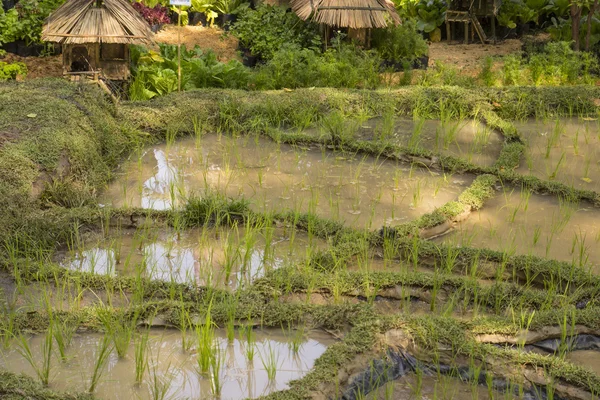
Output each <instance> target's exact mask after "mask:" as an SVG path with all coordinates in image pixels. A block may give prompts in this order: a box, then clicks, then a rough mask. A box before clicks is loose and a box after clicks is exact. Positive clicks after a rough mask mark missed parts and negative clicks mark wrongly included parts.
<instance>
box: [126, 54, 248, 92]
mask: <svg viewBox="0 0 600 400" xmlns="http://www.w3.org/2000/svg"><path fill="white" fill-rule="evenodd" d="M131 60H132V74H133V76H134V80H133V83H132V84H131V87H130V90H129V96H130V98H131V100H134V101H135V100H148V99H151V98H153V97H156V96H163V95H165V94H168V93H171V92H174V91H176V90H177V88H178V76H177V70H178V63H177V47H176V46H173V45H161V46H160V53H157V52H155V51H152V50H150V51H149V50H147V49H145V48H143V47H132V50H131ZM247 81H248V71H247V69H246V68H245V67H244V66H243V65H242V64H241V63H240V62H239V61H237V60H231V61H229V62H227V63H222V62H219V61H218V60H217V57H216V55H215V53H214V52H212V51H207V52H203V51H202V50H201V49H200V48H199V47H198V46H196V47H195V48H194V49H193V50H189V51H188V50H187V49H186V48H185V46H183V47H182V49H181V87H182V88H184V89H192V88H203V87H223V88H244V87H246V85H247Z"/></svg>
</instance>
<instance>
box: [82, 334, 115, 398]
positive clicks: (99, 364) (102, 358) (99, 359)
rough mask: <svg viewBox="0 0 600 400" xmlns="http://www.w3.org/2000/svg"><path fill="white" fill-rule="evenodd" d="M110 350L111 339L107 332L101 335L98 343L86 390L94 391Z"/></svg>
mask: <svg viewBox="0 0 600 400" xmlns="http://www.w3.org/2000/svg"><path fill="white" fill-rule="evenodd" d="M112 350H113V347H112V339H111V337H110V336H109V335H108V334H105V335H104V336H103V337H102V340H101V341H100V342H99V343H98V348H97V351H96V362H95V363H94V369H93V370H92V376H91V378H90V386H89V387H88V392H90V393H94V392H95V391H96V388H97V387H98V384H99V383H100V379H101V378H102V374H103V373H104V369H105V367H106V364H107V363H108V360H109V358H110V354H111V353H112Z"/></svg>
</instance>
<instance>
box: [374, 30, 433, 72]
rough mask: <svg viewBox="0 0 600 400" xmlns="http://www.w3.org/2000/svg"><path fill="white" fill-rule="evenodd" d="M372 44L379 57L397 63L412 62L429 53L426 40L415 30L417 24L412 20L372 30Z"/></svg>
mask: <svg viewBox="0 0 600 400" xmlns="http://www.w3.org/2000/svg"><path fill="white" fill-rule="evenodd" d="M372 44H373V47H374V48H375V49H376V50H377V52H378V53H379V55H381V58H383V59H384V60H389V61H394V62H397V63H400V62H403V61H409V62H412V61H414V60H415V59H417V58H419V57H422V56H425V55H427V54H428V53H429V48H428V46H427V42H425V40H424V39H423V37H422V36H421V35H420V34H419V33H418V32H417V24H416V22H415V21H414V20H408V21H404V22H403V23H402V25H398V26H389V27H387V28H386V29H376V30H374V31H373V39H372Z"/></svg>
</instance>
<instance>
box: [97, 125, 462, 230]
mask: <svg viewBox="0 0 600 400" xmlns="http://www.w3.org/2000/svg"><path fill="white" fill-rule="evenodd" d="M472 180H473V177H471V176H460V177H457V176H448V175H443V174H441V175H440V174H439V173H437V172H434V171H431V172H430V171H427V170H425V169H420V168H417V167H416V166H413V167H411V166H409V165H405V164H397V163H394V162H392V161H384V160H377V159H375V158H373V157H366V156H365V157H359V156H351V155H347V154H344V155H342V154H340V153H333V152H328V151H325V150H319V149H316V148H308V147H307V148H304V147H303V148H300V147H292V146H288V145H279V144H277V143H275V142H273V141H270V140H266V139H263V138H260V137H243V138H230V137H226V136H218V135H207V136H204V137H202V138H201V139H199V140H195V139H194V138H188V139H184V140H181V141H177V142H175V143H174V144H172V145H171V146H168V145H161V146H156V147H153V148H150V149H147V150H146V151H145V152H143V154H141V156H140V158H139V159H137V160H133V161H130V162H127V163H126V164H125V165H123V167H122V172H121V174H120V175H119V176H118V177H117V179H116V180H115V181H114V182H113V183H112V184H111V185H110V186H109V188H108V190H107V191H106V192H105V194H104V196H103V199H102V200H101V201H103V202H104V203H106V204H112V205H113V206H137V207H145V208H156V209H165V208H170V207H172V205H173V203H175V205H177V203H178V202H180V201H181V199H182V198H183V197H185V196H186V195H187V194H189V193H192V192H197V193H200V192H201V191H202V190H203V189H204V188H207V187H210V188H212V189H215V190H219V191H221V192H224V193H226V194H227V195H228V196H232V197H236V196H239V195H241V196H244V197H245V198H247V199H249V200H251V204H252V207H253V209H255V210H257V211H262V210H299V211H302V212H307V211H312V212H316V213H317V214H319V215H321V216H323V217H327V218H331V219H335V220H340V221H344V222H346V223H348V224H352V225H353V226H355V227H360V228H362V227H378V226H381V225H382V224H384V223H387V224H398V223H401V222H406V221H409V220H412V219H414V218H416V217H418V216H420V215H422V214H423V213H426V212H430V211H433V210H434V209H435V208H436V207H440V206H442V205H443V204H445V203H446V202H448V201H450V200H454V199H455V198H456V197H457V195H458V194H459V193H461V192H462V191H463V190H464V189H465V188H466V187H467V186H468V185H469V184H470V183H471V181H472Z"/></svg>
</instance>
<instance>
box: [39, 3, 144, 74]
mask: <svg viewBox="0 0 600 400" xmlns="http://www.w3.org/2000/svg"><path fill="white" fill-rule="evenodd" d="M42 39H43V40H45V41H48V42H56V43H60V44H61V45H62V50H63V69H64V73H65V75H71V76H81V75H91V76H93V77H94V78H96V79H97V78H98V77H103V78H106V79H110V80H126V79H127V78H129V45H130V44H145V45H150V44H152V43H153V33H152V31H151V30H150V26H148V24H147V23H146V21H145V20H144V19H143V18H142V17H141V16H140V14H139V13H138V12H137V11H136V10H135V9H134V8H133V7H132V6H131V4H130V3H129V1H128V0H68V1H67V2H66V3H65V4H63V5H62V6H61V7H59V8H58V9H57V10H56V11H54V12H53V13H52V14H51V15H50V16H49V17H48V19H47V20H46V21H45V22H44V27H43V31H42Z"/></svg>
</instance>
